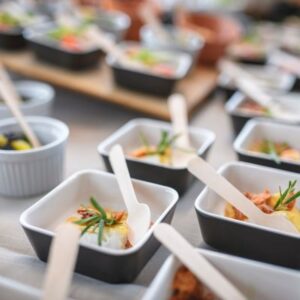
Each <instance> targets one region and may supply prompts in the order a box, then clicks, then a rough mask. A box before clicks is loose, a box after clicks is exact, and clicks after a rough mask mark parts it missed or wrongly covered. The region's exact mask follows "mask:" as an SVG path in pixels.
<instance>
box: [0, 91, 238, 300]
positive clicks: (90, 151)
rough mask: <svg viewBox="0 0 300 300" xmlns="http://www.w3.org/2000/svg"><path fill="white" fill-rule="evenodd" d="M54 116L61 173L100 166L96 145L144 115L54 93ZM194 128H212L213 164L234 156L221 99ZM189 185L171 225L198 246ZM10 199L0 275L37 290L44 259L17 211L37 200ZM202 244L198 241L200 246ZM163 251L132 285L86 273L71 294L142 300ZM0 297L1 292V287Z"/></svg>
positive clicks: (3, 222)
mask: <svg viewBox="0 0 300 300" xmlns="http://www.w3.org/2000/svg"><path fill="white" fill-rule="evenodd" d="M57 92H58V94H57V99H56V103H55V107H54V114H53V115H54V117H55V118H58V119H60V120H62V121H64V122H65V123H67V124H68V126H69V127H70V130H71V135H70V139H69V143H68V147H67V161H66V176H69V175H70V174H73V173H74V172H76V171H78V170H82V169H86V168H96V169H104V165H103V163H102V161H101V160H100V158H99V157H98V154H97V151H96V146H97V144H98V143H99V142H100V141H101V140H103V139H104V138H106V137H107V136H109V135H110V134H111V133H113V132H114V131H115V130H116V129H117V128H119V127H120V126H122V125H123V124H124V123H126V122H127V121H128V120H130V119H132V118H137V117H144V116H142V115H140V114H138V113H135V112H131V111H127V110H124V109H122V108H119V107H115V106H112V105H108V104H104V103H101V102H96V101H93V100H92V99H89V98H88V97H86V96H82V95H77V94H73V93H70V92H67V91H61V90H58V91H57ZM191 123H192V125H193V126H199V127H205V128H208V129H211V130H213V131H214V132H215V133H216V135H217V139H216V143H215V145H214V147H213V149H212V151H211V153H210V155H209V161H210V162H211V163H212V164H213V165H214V166H216V167H217V166H220V165H221V164H223V163H225V162H227V161H230V160H234V159H235V155H234V152H233V149H232V136H231V128H230V120H229V118H228V116H226V114H225V112H224V108H223V102H222V100H221V99H220V98H219V97H216V96H215V97H214V98H213V99H211V101H209V102H208V103H207V104H206V105H205V106H204V107H203V108H202V110H200V111H199V112H198V113H197V114H196V115H195V116H194V118H193V119H192V122H191ZM201 189H202V186H201V185H200V184H197V183H196V184H194V185H193V186H192V187H191V188H190V190H189V191H188V192H187V193H186V194H185V195H184V196H183V197H182V198H181V199H180V202H179V204H178V206H177V210H176V213H175V216H174V219H173V225H174V227H175V228H177V229H178V231H179V232H181V233H182V234H183V235H184V236H185V237H186V238H187V239H188V240H189V241H190V242H191V243H192V244H194V245H200V244H202V238H201V234H200V230H199V225H198V222H197V219H196V213H195V211H194V201H195V199H196V197H197V195H198V194H199V192H200V191H201ZM39 198H40V197H38V198H35V199H27V200H15V199H4V198H0V276H4V277H6V278H9V279H13V280H16V281H18V282H21V283H24V284H28V285H30V286H33V287H36V288H41V286H42V282H43V275H44V272H45V267H46V265H45V263H43V262H41V261H39V260H38V258H37V257H36V255H35V253H34V251H33V249H32V247H31V245H30V243H29V241H28V240H27V238H26V236H25V234H24V232H23V230H22V228H21V227H20V224H19V216H20V214H21V213H22V212H23V211H24V210H25V209H26V208H28V207H30V206H31V205H32V204H33V203H35V202H36V201H37V200H38V199H39ZM202 245H203V244H202ZM167 256H168V252H167V251H166V250H165V249H163V248H160V249H159V250H158V251H157V253H156V254H155V255H154V256H153V258H152V259H151V260H150V261H149V263H148V264H147V265H146V267H145V268H144V269H143V271H142V272H141V273H140V275H139V276H138V278H137V279H136V281H135V282H134V283H133V284H130V285H117V286H116V285H109V284H106V283H103V282H100V281H97V280H94V279H91V278H89V277H85V276H82V275H79V274H75V276H74V280H73V284H72V289H71V296H72V298H74V299H80V300H83V299H89V300H94V299H97V300H101V299H105V300H110V299H122V300H127V299H128V300H135V299H137V300H138V299H141V297H142V294H143V293H144V291H145V287H147V286H148V285H149V283H150V282H151V280H152V279H153V278H154V276H155V274H156V273H157V271H158V270H159V267H160V266H161V265H162V263H163V262H164V260H165V259H166V257H167ZM0 299H1V300H6V299H2V298H1V291H0Z"/></svg>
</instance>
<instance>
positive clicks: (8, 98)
mask: <svg viewBox="0 0 300 300" xmlns="http://www.w3.org/2000/svg"><path fill="white" fill-rule="evenodd" d="M12 86H13V84H12V83H11V82H10V79H9V76H8V75H7V73H6V71H5V69H4V67H3V66H2V65H1V64H0V94H1V95H2V98H3V101H4V103H5V104H6V105H7V107H8V108H9V110H10V111H11V113H12V115H13V116H14V117H15V118H16V120H17V122H18V124H19V125H20V127H21V129H22V130H23V132H24V134H25V135H26V137H27V138H28V140H29V142H30V144H31V145H32V146H33V148H38V147H40V146H41V144H40V142H39V140H38V138H37V136H36V134H35V133H34V131H33V130H32V129H31V127H30V126H29V124H28V122H27V121H26V119H25V117H24V115H23V113H22V111H21V110H20V108H19V103H21V102H20V98H19V97H18V96H16V95H17V93H16V92H15V91H14V88H12Z"/></svg>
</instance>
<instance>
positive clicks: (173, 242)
mask: <svg viewBox="0 0 300 300" xmlns="http://www.w3.org/2000/svg"><path fill="white" fill-rule="evenodd" d="M154 236H155V237H156V238H157V239H158V240H159V241H160V242H161V243H162V244H163V245H164V246H165V247H166V248H167V249H169V250H170V251H171V252H172V253H173V254H174V255H175V256H176V257H177V258H178V259H179V260H180V261H181V262H182V263H183V264H184V265H185V266H186V267H187V268H188V269H189V270H190V271H191V272H192V273H193V274H194V275H195V276H196V277H197V278H198V279H199V280H200V281H201V282H203V283H204V284H205V285H206V286H207V287H208V288H209V289H210V290H211V291H212V292H213V293H214V294H215V295H216V296H218V298H220V299H223V300H246V299H247V298H246V297H245V296H244V295H243V294H242V293H241V292H240V291H239V290H238V289H237V288H236V287H235V286H234V285H233V284H232V283H231V282H230V281H229V280H228V279H227V278H226V277H225V276H224V275H222V274H221V273H220V272H219V271H218V270H217V269H216V268H215V267H214V266H213V265H212V264H211V263H210V262H209V261H208V260H207V259H206V258H205V257H204V256H203V255H201V254H200V253H199V252H198V251H197V250H196V249H195V248H194V247H193V246H192V245H191V244H190V243H189V242H188V241H187V240H185V239H184V237H183V236H181V235H180V234H179V233H178V232H177V231H176V230H175V229H174V228H173V227H172V226H170V225H168V224H165V223H161V224H158V225H157V226H156V227H155V229H154Z"/></svg>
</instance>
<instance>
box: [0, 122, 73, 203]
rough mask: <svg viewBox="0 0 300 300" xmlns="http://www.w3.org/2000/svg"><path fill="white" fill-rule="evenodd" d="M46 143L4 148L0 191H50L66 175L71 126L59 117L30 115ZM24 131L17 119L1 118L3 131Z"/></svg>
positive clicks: (27, 193)
mask: <svg viewBox="0 0 300 300" xmlns="http://www.w3.org/2000/svg"><path fill="white" fill-rule="evenodd" d="M27 120H28V122H29V124H30V125H31V127H32V128H33V130H34V131H35V133H36V134H37V136H38V138H39V139H40V141H41V142H42V144H43V145H44V146H42V147H40V148H37V149H32V150H28V151H8V150H0V194H1V195H3V196H6V197H15V198H22V197H30V196H35V195H39V194H42V193H45V192H48V191H50V190H51V189H52V188H54V187H55V186H56V185H58V184H59V183H60V182H61V181H62V179H63V170H64V154H65V145H66V142H67V139H68V136H69V129H68V127H67V126H66V125H65V124H64V123H62V122H60V121H58V120H55V119H50V118H46V117H28V118H27ZM15 131H20V128H19V126H18V125H17V123H16V121H15V119H5V120H1V121H0V134H1V133H9V132H15Z"/></svg>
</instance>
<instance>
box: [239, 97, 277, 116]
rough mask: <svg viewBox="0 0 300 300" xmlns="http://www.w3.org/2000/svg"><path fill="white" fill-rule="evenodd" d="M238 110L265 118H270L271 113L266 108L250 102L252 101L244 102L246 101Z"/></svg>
mask: <svg viewBox="0 0 300 300" xmlns="http://www.w3.org/2000/svg"><path fill="white" fill-rule="evenodd" d="M239 109H240V110H241V111H245V112H250V113H255V114H258V115H265V116H268V117H271V116H272V113H271V111H270V109H268V108H267V107H264V106H262V105H260V104H258V103H257V102H255V101H252V100H246V101H244V102H243V103H242V104H241V105H240V106H239Z"/></svg>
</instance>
